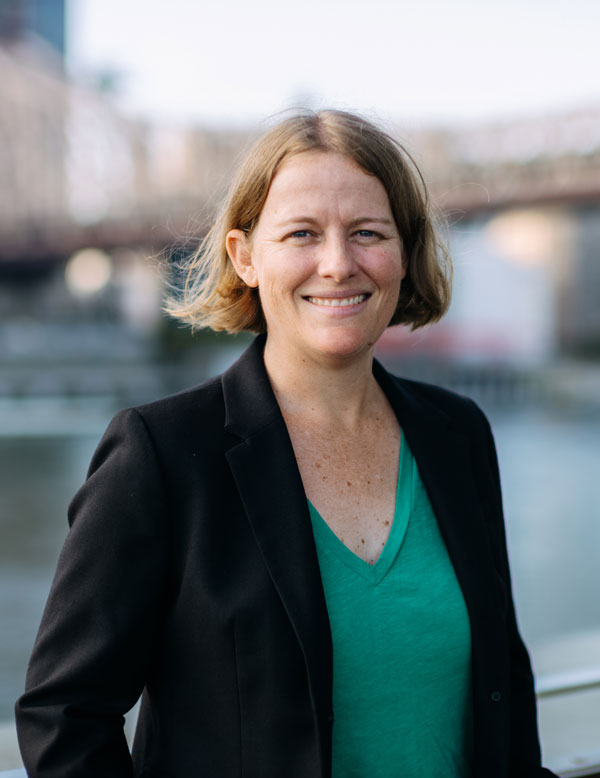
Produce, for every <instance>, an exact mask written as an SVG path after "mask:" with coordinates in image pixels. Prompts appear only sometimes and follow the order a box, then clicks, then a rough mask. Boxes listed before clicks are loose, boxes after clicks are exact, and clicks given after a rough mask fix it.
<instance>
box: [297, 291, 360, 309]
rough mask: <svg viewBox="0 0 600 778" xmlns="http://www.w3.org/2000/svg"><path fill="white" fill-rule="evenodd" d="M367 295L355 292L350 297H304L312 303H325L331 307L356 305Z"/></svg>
mask: <svg viewBox="0 0 600 778" xmlns="http://www.w3.org/2000/svg"><path fill="white" fill-rule="evenodd" d="M367 297H369V295H368V294H355V295H353V296H352V297H310V296H308V297H305V298H304V299H305V300H308V302H309V303H313V305H325V306H329V307H331V308H339V307H342V306H344V305H358V304H359V303H362V302H363V301H364V300H366V299H367Z"/></svg>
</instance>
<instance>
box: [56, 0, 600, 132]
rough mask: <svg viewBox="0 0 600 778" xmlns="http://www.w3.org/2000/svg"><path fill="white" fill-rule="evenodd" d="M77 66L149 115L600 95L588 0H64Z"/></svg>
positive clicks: (599, 61) (538, 105)
mask: <svg viewBox="0 0 600 778" xmlns="http://www.w3.org/2000/svg"><path fill="white" fill-rule="evenodd" d="M67 11H68V28H67V40H68V46H69V56H68V62H69V66H70V69H71V71H72V72H73V73H78V74H82V75H84V76H90V75H91V74H93V73H97V72H99V71H108V72H113V73H115V74H117V75H118V76H119V80H118V83H119V90H118V102H119V105H120V106H121V107H122V108H123V109H124V110H126V111H127V112H128V113H131V114H134V115H141V116H145V117H148V118H151V119H153V120H157V121H165V122H181V123H185V122H188V121H194V122H196V123H202V124H207V125H216V126H223V125H238V126H239V125H247V124H250V123H254V122H256V121H261V120H264V119H265V118H266V117H269V116H271V115H273V114H275V113H277V112H279V111H281V110H284V109H286V108H290V107H299V106H310V107H317V108H318V107H325V106H331V107H338V108H347V109H353V110H358V111H361V112H363V113H365V114H366V115H369V116H371V117H372V118H374V119H378V120H380V121H386V120H391V121H405V122H409V123H414V124H417V125H418V124H432V123H442V124H461V123H474V122H480V121H488V120H497V119H504V118H507V119H510V118H513V117H518V116H523V115H531V114H540V113H544V114H550V115H551V114H553V113H557V112H558V113H560V112H564V111H569V110H572V109H577V108H581V107H583V108H585V107H590V106H596V107H598V106H599V105H600V79H599V77H598V73H600V53H599V52H600V47H599V46H598V30H599V29H600V2H598V0H568V1H567V0H415V1H414V2H403V0H301V2H296V3H291V2H286V0H169V2H165V0H67Z"/></svg>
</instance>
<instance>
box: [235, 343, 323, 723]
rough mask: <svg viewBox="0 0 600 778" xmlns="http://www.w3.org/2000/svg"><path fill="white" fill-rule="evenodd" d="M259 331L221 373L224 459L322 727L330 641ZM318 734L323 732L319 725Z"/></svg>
mask: <svg viewBox="0 0 600 778" xmlns="http://www.w3.org/2000/svg"><path fill="white" fill-rule="evenodd" d="M263 348H264V338H263V337H259V338H257V339H256V340H255V341H254V343H253V344H252V345H251V346H250V348H249V349H248V350H247V351H246V352H245V353H244V354H243V355H242V357H241V358H240V359H239V360H238V362H236V363H235V365H233V366H232V367H231V368H230V369H229V370H228V371H227V372H226V373H225V374H224V375H223V378H222V384H223V392H224V398H225V407H226V420H225V428H226V430H227V431H228V432H229V433H232V434H234V435H236V436H237V437H238V438H239V439H240V442H239V443H238V444H237V445H235V446H233V447H232V448H231V449H229V451H228V452H227V454H226V457H227V461H228V463H229V466H230V468H231V472H232V474H233V477H234V479H235V483H236V485H237V488H238V490H239V494H240V497H241V500H242V503H243V505H244V509H245V511H246V513H247V516H248V521H249V522H250V525H251V527H252V531H253V533H254V537H255V539H256V543H257V545H258V547H259V549H260V551H261V554H262V556H263V559H264V561H265V565H266V567H267V569H268V571H269V574H270V576H271V578H272V580H273V583H274V585H275V587H276V589H277V592H278V593H279V596H280V597H281V601H282V603H283V606H284V608H285V610H286V612H287V614H288V616H289V618H290V620H291V622H292V625H293V627H294V630H295V632H296V635H297V637H298V641H299V643H300V646H301V648H302V652H303V655H304V659H305V662H306V667H307V671H308V678H309V683H310V689H311V694H312V702H313V707H314V709H315V713H317V714H318V720H319V722H320V725H321V727H326V726H327V724H326V722H327V719H328V716H329V715H330V712H331V684H332V667H333V660H332V644H331V631H330V628H329V619H328V617H327V608H326V604H325V596H324V593H323V586H322V583H321V575H320V571H319V563H318V559H317V554H316V548H315V543H314V538H313V534H312V527H311V523H310V517H309V513H308V507H307V502H306V495H305V493H304V488H303V486H302V480H301V478H300V473H299V471H298V467H297V465H296V460H295V457H294V451H293V448H292V444H291V441H290V438H289V435H288V432H287V428H286V426H285V422H284V420H283V417H282V415H281V411H280V410H279V406H278V405H277V401H276V400H275V396H274V394H273V391H272V389H271V385H270V383H269V379H268V376H267V373H266V370H265V367H264V362H263V356H262V352H263ZM321 734H322V737H324V735H325V733H324V731H322V733H321Z"/></svg>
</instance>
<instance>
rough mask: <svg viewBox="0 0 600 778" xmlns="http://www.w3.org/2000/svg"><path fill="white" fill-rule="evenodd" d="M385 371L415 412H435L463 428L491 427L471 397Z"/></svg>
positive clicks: (390, 383) (389, 382)
mask: <svg viewBox="0 0 600 778" xmlns="http://www.w3.org/2000/svg"><path fill="white" fill-rule="evenodd" d="M380 369H381V368H380ZM382 372H383V373H384V375H385V377H386V379H387V385H388V387H389V388H390V389H391V391H392V392H393V393H395V394H396V397H397V400H398V401H399V402H402V403H404V404H408V405H410V406H411V409H412V410H413V412H419V413H424V414H427V415H430V414H434V415H435V416H437V417H440V418H442V419H444V420H445V421H446V423H448V424H449V425H450V426H453V427H457V428H460V429H463V430H465V429H473V428H476V429H477V428H479V429H481V430H482V431H485V432H486V433H487V432H488V431H489V422H488V420H487V418H486V416H485V414H484V413H483V411H482V410H481V408H480V407H479V406H478V405H477V403H475V402H474V401H473V400H472V399H471V398H470V397H466V396H464V395H461V394H458V393H457V392H454V391H452V390H450V389H446V388H445V387H442V386H438V385H436V384H430V383H426V382H424V381H414V380H412V379H408V378H402V377H400V376H396V375H393V374H391V373H388V372H387V371H385V370H383V371H382Z"/></svg>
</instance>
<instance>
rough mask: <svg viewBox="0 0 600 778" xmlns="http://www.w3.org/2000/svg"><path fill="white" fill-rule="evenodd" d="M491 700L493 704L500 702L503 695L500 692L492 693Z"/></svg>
mask: <svg viewBox="0 0 600 778" xmlns="http://www.w3.org/2000/svg"><path fill="white" fill-rule="evenodd" d="M490 698H491V700H492V702H500V700H501V699H502V695H501V694H500V692H492V693H491V694H490Z"/></svg>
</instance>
